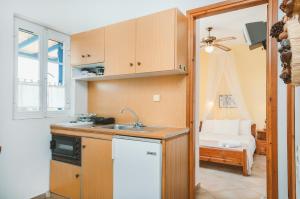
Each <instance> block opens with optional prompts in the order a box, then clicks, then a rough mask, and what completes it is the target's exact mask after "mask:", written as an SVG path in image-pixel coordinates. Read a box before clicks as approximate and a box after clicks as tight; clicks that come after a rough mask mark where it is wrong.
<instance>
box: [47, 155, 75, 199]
mask: <svg viewBox="0 0 300 199" xmlns="http://www.w3.org/2000/svg"><path fill="white" fill-rule="evenodd" d="M50 173H51V174H50V191H51V192H53V193H56V194H58V195H61V196H64V197H66V198H70V199H80V167H79V166H75V165H72V164H67V163H63V162H58V161H54V160H52V161H51V165H50Z"/></svg>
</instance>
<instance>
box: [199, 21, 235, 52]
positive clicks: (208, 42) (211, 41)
mask: <svg viewBox="0 0 300 199" xmlns="http://www.w3.org/2000/svg"><path fill="white" fill-rule="evenodd" d="M212 30H213V27H208V28H207V31H208V36H207V37H204V38H202V41H201V45H200V48H205V51H206V52H207V53H212V52H213V51H214V47H217V48H219V49H221V50H224V51H231V48H229V47H227V46H224V45H222V44H219V42H222V41H230V40H234V39H236V37H224V38H220V39H217V38H216V37H214V36H212V35H211V31H212Z"/></svg>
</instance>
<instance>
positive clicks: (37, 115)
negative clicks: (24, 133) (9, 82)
mask: <svg viewBox="0 0 300 199" xmlns="http://www.w3.org/2000/svg"><path fill="white" fill-rule="evenodd" d="M19 29H24V30H28V31H31V32H33V34H36V35H38V37H39V52H38V53H39V59H38V60H39V70H40V71H39V74H40V89H39V91H40V93H39V95H40V96H39V100H40V110H39V111H19V110H18V107H17V104H18V51H19V46H18V45H19V36H18V35H19V34H18V33H19ZM49 39H52V40H55V41H57V42H61V43H63V58H64V62H63V67H64V80H65V82H64V87H65V109H64V110H63V111H48V110H47V109H48V103H47V84H48V79H47V78H48V77H47V76H48V75H47V73H48V40H49ZM13 76H14V77H13V79H14V88H13V89H14V91H13V93H14V97H13V99H14V101H13V119H16V120H17V119H41V118H50V117H63V116H68V115H69V114H70V111H71V99H70V97H71V92H70V90H71V66H70V36H69V35H66V34H63V33H60V32H57V31H54V30H51V29H48V28H47V27H44V26H41V25H38V24H35V23H32V22H29V21H27V20H24V19H20V18H17V17H15V18H14V74H13Z"/></svg>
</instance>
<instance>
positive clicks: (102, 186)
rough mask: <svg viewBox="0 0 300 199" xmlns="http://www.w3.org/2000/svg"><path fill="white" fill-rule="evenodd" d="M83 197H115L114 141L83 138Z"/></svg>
mask: <svg viewBox="0 0 300 199" xmlns="http://www.w3.org/2000/svg"><path fill="white" fill-rule="evenodd" d="M82 147H83V148H82V168H81V170H82V198H83V199H112V198H113V161H112V141H111V140H101V139H94V138H82Z"/></svg>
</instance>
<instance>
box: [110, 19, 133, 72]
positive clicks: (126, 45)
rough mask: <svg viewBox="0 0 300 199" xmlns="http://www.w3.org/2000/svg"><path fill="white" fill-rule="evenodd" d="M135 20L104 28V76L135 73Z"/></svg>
mask: <svg viewBox="0 0 300 199" xmlns="http://www.w3.org/2000/svg"><path fill="white" fill-rule="evenodd" d="M135 27H136V20H130V21H125V22H121V23H118V24H114V25H110V26H107V27H106V28H105V35H106V36H105V75H120V74H131V73H135Z"/></svg>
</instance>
